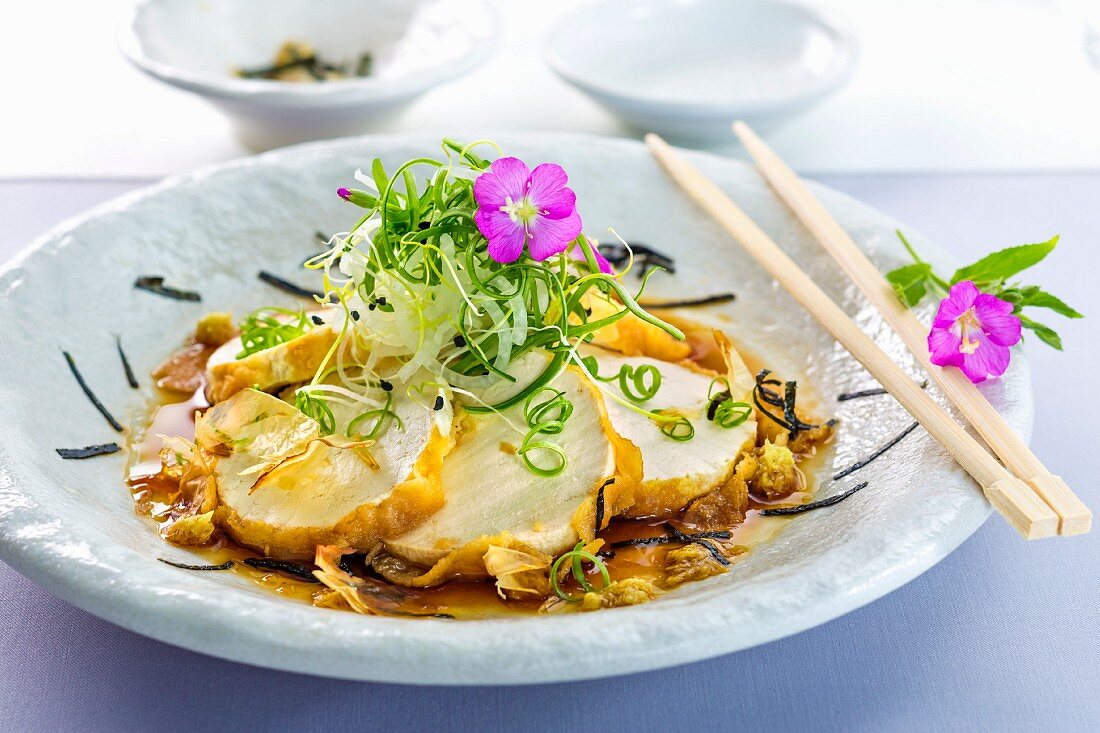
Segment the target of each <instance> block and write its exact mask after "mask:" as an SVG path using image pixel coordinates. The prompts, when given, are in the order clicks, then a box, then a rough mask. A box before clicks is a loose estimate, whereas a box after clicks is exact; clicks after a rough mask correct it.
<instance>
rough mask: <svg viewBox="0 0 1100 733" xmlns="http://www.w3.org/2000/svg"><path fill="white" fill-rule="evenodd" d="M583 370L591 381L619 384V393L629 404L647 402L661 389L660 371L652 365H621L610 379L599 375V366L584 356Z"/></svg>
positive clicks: (593, 358) (591, 357)
mask: <svg viewBox="0 0 1100 733" xmlns="http://www.w3.org/2000/svg"><path fill="white" fill-rule="evenodd" d="M581 361H582V362H584V366H585V369H587V370H588V373H589V375H591V377H592V378H593V379H596V380H599V381H601V382H615V381H617V382H618V383H619V391H620V392H622V393H623V396H624V397H626V398H627V399H628V400H630V401H631V402H637V403H639V404H640V403H643V402H648V401H649V400H651V399H653V398H654V397H656V396H657V392H659V391H660V389H661V370H660V369H658V368H657V367H656V366H655V365H653V364H639V365H638V366H636V367H635V366H631V365H630V364H623V365H622V366H621V367H619V371H618V373H617V374H615V375H613V376H610V377H601V376H600V375H599V364H598V362H597V361H596V357H594V356H586V357H584V358H583V359H581Z"/></svg>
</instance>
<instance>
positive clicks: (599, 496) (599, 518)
mask: <svg viewBox="0 0 1100 733" xmlns="http://www.w3.org/2000/svg"><path fill="white" fill-rule="evenodd" d="M613 483H615V478H614V477H611V478H609V479H608V480H607V481H604V482H603V484H601V485H600V489H599V491H597V492H596V534H599V533H600V529H601V528H602V527H603V514H604V503H603V490H604V489H606V488H607V487H608V486H610V485H611V484H613Z"/></svg>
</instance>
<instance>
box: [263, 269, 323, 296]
mask: <svg viewBox="0 0 1100 733" xmlns="http://www.w3.org/2000/svg"><path fill="white" fill-rule="evenodd" d="M258 277H259V278H260V279H261V280H263V281H264V282H265V283H267V284H268V285H271V286H272V287H276V288H278V289H279V290H282V291H283V292H284V293H290V294H291V295H297V296H298V297H299V298H324V297H325V294H324V293H319V292H317V291H316V290H307V289H306V288H303V287H301V286H300V285H295V284H294V283H292V282H290V281H288V280H284V279H282V278H281V277H279V276H278V275H272V274H271V273H270V272H267V271H266V270H260V272H259V273H258Z"/></svg>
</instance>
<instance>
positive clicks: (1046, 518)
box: [645, 122, 1092, 539]
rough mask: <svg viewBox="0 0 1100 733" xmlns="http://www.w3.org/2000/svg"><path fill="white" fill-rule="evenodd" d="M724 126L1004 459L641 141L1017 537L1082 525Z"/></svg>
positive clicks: (1000, 424)
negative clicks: (950, 460)
mask: <svg viewBox="0 0 1100 733" xmlns="http://www.w3.org/2000/svg"><path fill="white" fill-rule="evenodd" d="M733 131H734V133H735V134H736V135H737V137H738V138H739V139H740V140H741V142H742V143H743V144H744V146H745V148H746V149H747V150H748V152H749V154H750V155H751V156H752V157H753V159H754V160H755V161H756V164H757V166H758V167H759V169H760V172H761V173H762V175H763V176H764V178H765V179H766V180H767V181H768V183H769V184H771V186H772V188H773V190H774V191H775V192H776V194H777V195H778V196H779V198H780V199H781V200H782V201H783V202H785V203H786V204H787V206H788V207H789V208H790V209H791V210H792V211H793V212H794V214H795V216H796V217H798V219H799V220H800V221H801V222H802V223H803V225H804V226H805V227H806V228H807V229H808V230H809V231H810V232H811V233H812V234H813V235H814V237H815V238H816V239H817V240H818V242H819V243H820V244H821V245H822V246H823V247H824V248H825V250H826V251H827V252H828V253H829V254H830V255H832V257H833V258H834V259H835V260H836V261H837V263H838V264H839V265H840V266H841V268H842V269H843V270H844V271H845V272H846V273H847V274H848V276H849V277H850V278H851V279H852V281H853V282H854V283H855V284H856V285H857V286H858V287H859V288H860V290H862V291H863V294H864V295H865V297H866V298H867V299H868V300H869V301H870V302H871V304H872V305H873V306H874V307H875V308H877V309H878V311H879V312H880V313H881V314H882V316H883V318H884V319H885V320H886V322H887V323H889V324H890V326H891V327H892V328H893V329H894V330H895V331H896V332H897V333H898V335H900V336H901V338H902V340H903V341H904V342H905V345H906V346H907V347H908V348H909V350H910V351H912V352H913V355H914V356H915V357H916V359H917V361H918V363H920V364H921V366H923V367H924V368H925V370H927V371H928V372H929V374H930V375H931V376H932V378H933V379H934V380H935V382H936V384H937V385H938V386H939V387H940V389H941V391H942V392H943V393H944V394H945V395H947V397H948V398H949V399H950V400H951V401H952V402H953V403H954V404H955V406H956V407H958V408H959V410H960V411H961V412H962V413H963V415H964V416H965V417H966V419H967V420H968V421H969V422H970V424H971V425H973V426H974V428H975V429H976V430H977V432H978V433H979V435H981V437H982V438H983V439H984V440H985V441H986V443H987V444H988V445H989V446H990V448H991V449H992V450H993V451H994V452H995V453H996V454H997V456H999V457H1000V459H1001V460H1002V461H1004V465H1002V464H1001V462H1000V461H998V460H997V458H995V457H994V456H993V455H992V454H991V453H990V452H989V451H988V450H986V448H985V447H984V446H983V445H982V444H981V443H979V442H978V441H977V440H976V439H975V438H974V437H972V436H971V435H970V433H968V432H967V431H966V430H965V429H963V427H962V426H960V425H959V424H958V423H957V422H955V420H953V419H952V418H951V416H949V415H948V414H947V413H946V412H945V411H944V410H943V409H942V408H940V406H939V405H937V404H936V403H935V402H934V401H933V400H932V398H931V397H929V396H928V394H927V393H925V392H924V391H923V390H922V389H921V388H920V387H919V386H918V385H917V384H916V383H915V382H914V381H913V380H911V379H910V378H909V377H908V376H907V375H906V374H905V372H904V371H902V369H901V367H899V366H898V365H897V364H895V363H894V362H893V361H892V360H891V359H890V357H889V356H887V355H886V353H885V352H884V351H883V350H882V349H881V348H880V347H879V346H877V345H876V344H875V342H874V341H872V340H871V338H870V337H869V336H867V335H866V334H865V333H864V332H863V331H862V330H861V329H860V328H859V326H857V325H856V324H855V322H853V321H852V319H851V318H849V317H848V315H847V314H846V313H844V311H843V310H841V309H840V307H839V306H838V305H837V304H836V303H834V302H833V301H832V300H831V299H830V298H829V296H828V295H826V294H825V293H824V292H823V291H822V290H821V288H819V287H818V286H817V285H816V284H815V283H814V282H813V281H812V280H811V279H810V278H809V276H807V275H806V273H804V272H803V271H802V270H801V269H800V268H799V267H798V265H796V264H795V263H794V261H792V260H791V259H790V258H789V257H788V256H787V255H786V254H785V253H784V252H783V250H781V249H780V248H779V246H778V245H777V244H776V243H775V242H774V241H772V239H771V238H770V237H768V235H767V234H765V233H764V231H763V230H761V229H760V227H758V226H757V225H756V223H755V222H753V221H752V219H750V218H749V217H748V216H747V215H746V214H745V213H744V212H743V211H742V210H741V209H740V208H739V207H738V206H737V205H736V204H735V203H734V202H733V201H732V200H731V199H730V198H729V197H728V196H727V195H726V194H725V193H723V192H722V190H721V189H719V188H718V187H717V186H716V185H715V184H714V183H713V182H712V181H710V180H709V179H708V178H707V177H706V176H705V175H704V174H703V173H702V172H701V171H700V170H699V169H698V168H696V167H695V166H693V165H692V164H691V163H689V162H687V161H686V160H685V159H684V158H683V157H682V156H680V155H679V154H678V153H677V152H676V151H675V150H673V148H672V147H670V146H669V145H668V143H666V142H665V141H664V140H662V139H661V138H660V137H658V136H657V135H654V134H649V135H647V136H646V138H645V141H646V145H647V146H648V147H649V150H650V152H651V153H652V154H653V156H654V157H655V158H656V159H657V161H658V162H659V163H660V164H661V165H662V166H663V167H664V168H665V170H666V171H667V172H668V173H669V175H670V176H671V177H672V178H673V180H675V181H676V183H677V184H679V186H680V187H681V188H682V189H683V190H684V191H685V192H686V193H687V194H688V195H689V196H690V197H691V198H692V199H693V200H694V201H695V202H696V203H697V204H699V206H701V207H702V208H703V209H704V210H705V211H706V212H707V213H708V214H710V215H711V216H712V217H713V218H714V219H715V220H716V221H717V222H718V223H719V224H720V225H721V226H722V227H723V228H724V229H725V230H726V231H727V232H728V233H729V234H730V235H732V236H733V238H734V239H736V240H737V241H738V242H739V243H740V244H741V246H742V247H743V248H744V249H745V250H746V251H747V252H748V253H749V254H750V255H752V256H753V258H754V259H756V260H757V262H759V263H760V265H761V266H763V267H764V269H765V270H767V272H768V273H769V274H770V275H771V276H772V277H773V278H775V280H776V281H777V282H779V284H780V285H782V286H783V288H784V289H785V290H786V291H787V292H788V293H789V294H790V295H791V296H792V297H793V298H794V299H795V300H797V301H798V302H799V303H800V304H801V305H802V307H803V308H805V309H806V310H807V311H808V312H809V313H810V314H811V315H813V316H814V318H816V319H817V320H818V322H819V323H821V325H822V326H824V327H825V329H826V330H827V331H828V332H829V333H830V334H832V336H833V337H834V338H835V339H836V340H837V341H839V342H840V343H841V344H842V345H843V346H844V347H845V348H846V349H847V350H848V351H849V352H850V353H851V354H852V356H853V357H855V358H856V360H857V361H859V362H860V363H861V364H862V365H863V366H864V368H865V369H867V371H868V372H870V373H871V376H873V377H874V378H875V379H877V380H878V381H879V383H880V384H882V386H883V387H884V388H885V389H886V390H887V391H888V392H889V393H890V394H891V395H893V396H894V398H895V399H897V401H898V402H899V403H900V404H901V405H902V407H904V408H905V409H906V410H907V411H908V412H909V413H910V414H911V415H912V416H913V417H914V418H915V419H916V420H917V421H918V422H920V424H921V425H923V426H924V427H925V429H926V430H927V431H928V432H929V433H930V434H931V435H932V437H934V438H935V439H936V440H937V441H939V443H940V444H941V445H943V446H944V448H946V449H947V451H948V452H949V453H951V455H952V456H953V457H954V459H955V460H956V461H957V462H958V463H959V465H960V466H962V468H963V469H964V470H965V471H966V472H967V473H968V474H970V476H971V477H973V478H974V480H975V481H977V482H978V484H979V485H980V486H981V487H982V490H983V492H984V493H985V496H986V498H987V499H988V500H989V502H990V503H991V504H992V505H993V507H994V508H995V509H996V510H997V511H998V512H999V513H1000V514H1001V515H1002V516H1003V517H1004V518H1005V519H1007V520H1008V522H1009V524H1011V525H1012V526H1013V527H1014V528H1015V529H1016V530H1017V531H1018V532H1019V533H1020V534H1021V535H1023V537H1024V538H1025V539H1039V538H1041V537H1052V536H1054V535H1056V534H1062V535H1074V534H1083V533H1085V532H1088V531H1089V528H1090V527H1091V524H1092V512H1090V511H1089V509H1088V507H1086V506H1085V505H1084V504H1083V503H1082V502H1081V500H1080V499H1079V498H1078V497H1077V496H1076V495H1075V494H1074V493H1073V491H1072V490H1070V488H1069V487H1068V486H1067V485H1066V483H1065V482H1064V481H1062V479H1060V478H1059V477H1057V476H1055V475H1053V474H1052V473H1051V472H1050V471H1049V470H1047V468H1046V467H1045V466H1044V465H1043V464H1042V462H1041V461H1039V459H1038V458H1037V457H1036V456H1035V454H1033V453H1032V452H1031V450H1030V449H1029V448H1028V447H1027V445H1025V444H1024V442H1023V441H1022V440H1020V438H1019V437H1018V436H1017V435H1016V434H1015V433H1014V432H1013V431H1012V429H1011V428H1010V427H1008V425H1007V424H1005V422H1004V420H1003V419H1001V416H1000V415H999V414H998V413H997V411H996V410H995V409H993V406H992V405H990V403H989V401H988V400H986V399H985V397H983V396H982V394H981V392H979V391H978V389H977V387H975V386H974V385H973V384H971V382H970V381H969V380H968V379H967V378H966V376H965V375H964V374H963V373H962V372H961V371H959V370H957V369H952V368H942V367H938V366H935V365H933V364H932V362H931V361H930V359H929V353H928V345H927V340H926V339H927V329H926V328H925V326H923V325H922V324H921V322H920V321H919V320H918V319H917V317H916V316H915V315H914V314H913V313H912V312H911V311H910V310H908V309H907V308H906V307H905V306H904V305H903V304H902V303H901V302H900V301H899V300H898V298H897V296H896V295H895V293H894V290H893V288H892V287H891V286H890V284H889V283H888V282H887V281H886V279H885V278H884V277H883V276H882V274H881V273H879V271H878V269H877V268H875V266H874V265H873V264H872V263H871V261H870V260H869V259H867V257H866V256H865V255H864V254H863V252H862V251H861V250H860V249H859V248H858V247H857V246H856V244H855V242H853V241H852V239H851V237H849V236H848V234H847V233H846V232H845V231H844V230H843V229H842V228H841V226H840V224H839V223H837V221H836V220H835V219H834V218H833V217H832V216H831V215H830V214H829V212H828V211H826V210H825V208H824V207H823V206H822V205H821V204H820V202H818V201H817V200H816V199H815V198H814V196H813V194H811V193H810V191H809V189H807V188H806V186H805V184H804V183H803V182H802V181H801V180H800V179H799V178H798V176H797V175H796V174H795V173H794V171H792V170H791V169H790V168H789V167H788V166H787V165H786V164H785V163H784V162H783V161H782V160H780V158H779V156H777V155H776V154H775V153H774V152H773V151H772V150H771V149H769V148H768V146H767V145H765V144H764V142H763V141H762V140H760V138H759V137H757V136H756V134H755V133H754V132H753V131H752V130H751V129H749V127H748V125H746V124H744V123H743V122H737V123H734V125H733ZM1006 466H1007V468H1006ZM1010 469H1011V470H1010Z"/></svg>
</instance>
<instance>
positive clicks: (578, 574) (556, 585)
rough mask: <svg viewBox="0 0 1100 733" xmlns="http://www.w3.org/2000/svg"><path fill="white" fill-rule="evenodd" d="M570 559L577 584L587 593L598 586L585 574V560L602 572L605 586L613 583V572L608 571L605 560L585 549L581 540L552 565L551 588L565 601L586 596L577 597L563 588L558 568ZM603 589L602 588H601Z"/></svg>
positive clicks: (592, 591)
mask: <svg viewBox="0 0 1100 733" xmlns="http://www.w3.org/2000/svg"><path fill="white" fill-rule="evenodd" d="M566 561H569V563H570V566H571V570H572V571H573V579H574V580H576V581H577V585H579V586H580V587H581V589H582V590H583V591H584V592H585V593H595V592H596V588H595V586H593V585H592V584H591V583H589V582H588V578H586V577H585V574H584V565H583V563H584V562H586V561H587V562H590V563H592V565H593V566H594V567H595V568H596V570H597V571H599V573H600V578H601V579H602V580H603V587H604V588H605V589H606V588H607V586H609V585H611V574H610V573H608V572H607V566H606V565H604V563H603V560H601V559H600V558H598V557H596V556H595V555H593V554H592V553H591V552H586V551H585V549H584V540H581V541H580V542H578V543H577V544H576V546H575V547H574V548H573V549H572V550H570V551H569V552H566V553H564V554H562V555H561V556H559V557H558V559H557V560H555V561H554V564H553V565H551V566H550V588H551V589H552V590H553V591H554V594H555V595H557V597H558V598H560V599H562V600H563V601H568V602H569V603H580V602H581V601H583V600H584V596H581V597H580V598H577V597H576V596H571V595H569V594H568V593H566V592H565V590H563V589H562V587H561V583H560V582H559V581H558V570H559V568H561V565H562V563H564V562H566ZM601 590H602V589H601Z"/></svg>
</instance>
